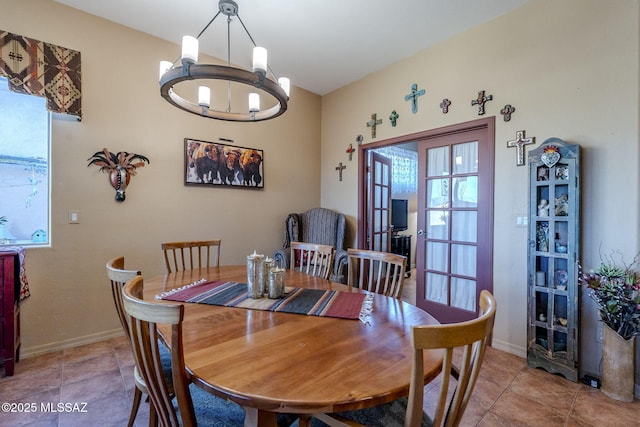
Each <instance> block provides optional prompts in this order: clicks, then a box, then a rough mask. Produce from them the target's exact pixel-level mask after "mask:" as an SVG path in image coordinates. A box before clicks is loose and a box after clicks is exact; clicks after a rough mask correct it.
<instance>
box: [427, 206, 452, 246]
mask: <svg viewBox="0 0 640 427" xmlns="http://www.w3.org/2000/svg"><path fill="white" fill-rule="evenodd" d="M448 215H449V212H448V211H445V210H432V211H427V218H428V220H427V237H428V238H429V239H438V240H445V239H448V238H449V227H447V217H448Z"/></svg>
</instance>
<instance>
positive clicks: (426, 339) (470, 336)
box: [314, 290, 496, 427]
mask: <svg viewBox="0 0 640 427" xmlns="http://www.w3.org/2000/svg"><path fill="white" fill-rule="evenodd" d="M495 315H496V301H495V299H494V297H493V295H492V294H491V293H490V292H489V291H487V290H483V291H482V292H481V293H480V315H479V316H478V318H476V319H473V320H469V321H467V322H461V323H452V324H446V325H425V326H414V327H413V328H412V330H411V346H412V347H413V359H412V364H411V367H412V369H411V381H410V385H409V396H408V397H406V398H401V399H397V400H395V401H393V402H391V403H387V404H384V405H379V406H376V407H373V408H366V409H360V410H356V411H349V412H340V413H337V414H316V415H314V418H318V419H319V420H321V421H322V422H324V423H326V424H328V425H330V426H332V427H336V426H340V427H343V426H362V425H367V426H372V427H375V426H380V427H400V426H404V427H414V426H425V425H429V426H437V427H440V426H446V427H453V426H458V425H459V424H460V421H461V420H462V416H463V415H464V411H465V409H466V408H467V404H468V403H469V399H470V397H471V393H472V392H473V388H474V386H475V384H476V380H477V379H478V374H479V373H480V367H481V366H482V361H483V359H484V353H485V350H486V348H487V342H488V340H489V337H490V335H491V332H492V331H493V324H494V321H495ZM430 349H442V350H443V360H442V373H443V374H442V375H441V377H440V378H441V381H440V389H439V394H438V400H437V404H436V409H435V414H434V415H433V420H431V419H429V417H428V416H427V415H426V414H425V413H424V410H423V405H424V386H425V384H424V369H423V360H424V359H423V351H424V350H430ZM454 351H455V352H456V362H457V364H454ZM460 353H461V354H460ZM459 356H461V357H460V358H459ZM458 358H459V360H458ZM451 377H453V378H454V379H455V380H456V381H455V384H452V382H451V381H450V380H451ZM451 387H452V388H453V391H452V392H450V390H449V389H450V388H451ZM449 394H451V396H450V397H448V396H449ZM403 415H404V420H402V418H403Z"/></svg>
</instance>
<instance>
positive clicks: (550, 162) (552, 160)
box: [540, 145, 567, 177]
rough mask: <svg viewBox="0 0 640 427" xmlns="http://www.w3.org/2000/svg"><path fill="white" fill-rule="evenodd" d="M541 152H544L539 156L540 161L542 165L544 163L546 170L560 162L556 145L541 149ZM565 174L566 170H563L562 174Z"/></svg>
mask: <svg viewBox="0 0 640 427" xmlns="http://www.w3.org/2000/svg"><path fill="white" fill-rule="evenodd" d="M542 151H544V152H543V153H542V154H541V155H540V160H542V163H544V164H545V165H546V166H547V167H548V168H552V167H553V166H555V164H556V163H558V161H559V160H560V152H559V151H558V146H557V145H547V146H546V147H544V148H543V149H542ZM557 172H558V171H557V170H556V173H557ZM565 172H567V170H566V169H563V170H562V173H565ZM560 176H561V177H562V176H563V175H562V174H561V175H560Z"/></svg>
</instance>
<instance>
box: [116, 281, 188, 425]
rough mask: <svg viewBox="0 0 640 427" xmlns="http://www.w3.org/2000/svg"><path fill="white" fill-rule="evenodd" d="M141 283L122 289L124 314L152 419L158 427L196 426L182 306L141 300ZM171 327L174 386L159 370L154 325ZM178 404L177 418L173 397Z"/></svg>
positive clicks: (158, 351)
mask: <svg viewBox="0 0 640 427" xmlns="http://www.w3.org/2000/svg"><path fill="white" fill-rule="evenodd" d="M142 289H143V279H142V277H141V276H137V277H135V278H133V279H132V280H130V281H129V282H127V284H126V285H125V287H124V288H123V291H122V292H123V302H124V308H125V312H126V313H127V315H128V316H129V318H130V319H131V338H132V347H133V354H134V357H135V360H136V363H137V364H138V367H139V370H140V375H141V376H142V377H143V379H144V380H145V382H146V383H147V388H148V390H149V397H150V399H151V402H152V404H153V406H152V407H151V410H152V411H155V416H157V419H158V421H159V424H160V425H161V426H171V427H173V426H176V427H177V426H180V425H183V426H194V425H196V418H195V412H194V409H193V402H192V400H191V394H190V392H189V382H188V380H187V375H186V370H185V365H184V353H183V343H182V321H183V319H184V306H183V305H182V304H171V303H154V302H148V301H143V300H142ZM158 323H162V324H168V325H171V343H170V349H171V350H170V351H171V372H172V380H173V386H172V387H171V386H169V384H167V379H166V378H165V375H164V372H163V369H162V360H161V357H160V348H159V346H158V339H160V338H161V337H160V334H159V332H158V329H157V324H158ZM172 391H173V392H174V393H175V397H176V399H177V401H178V408H179V410H180V417H178V414H177V413H176V410H175V408H174V406H173V402H172V397H173V396H172V394H171V392H172Z"/></svg>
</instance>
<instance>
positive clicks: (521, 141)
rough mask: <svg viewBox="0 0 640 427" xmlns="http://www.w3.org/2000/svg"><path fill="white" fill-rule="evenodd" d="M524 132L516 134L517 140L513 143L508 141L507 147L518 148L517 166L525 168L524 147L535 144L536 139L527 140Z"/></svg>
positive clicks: (520, 131)
mask: <svg viewBox="0 0 640 427" xmlns="http://www.w3.org/2000/svg"><path fill="white" fill-rule="evenodd" d="M524 132H525V131H523V130H519V131H517V132H516V139H514V140H513V141H507V147H516V155H517V157H516V158H517V160H516V165H517V166H523V165H524V146H525V145H529V144H535V143H536V138H535V137H531V138H525V137H524Z"/></svg>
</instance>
